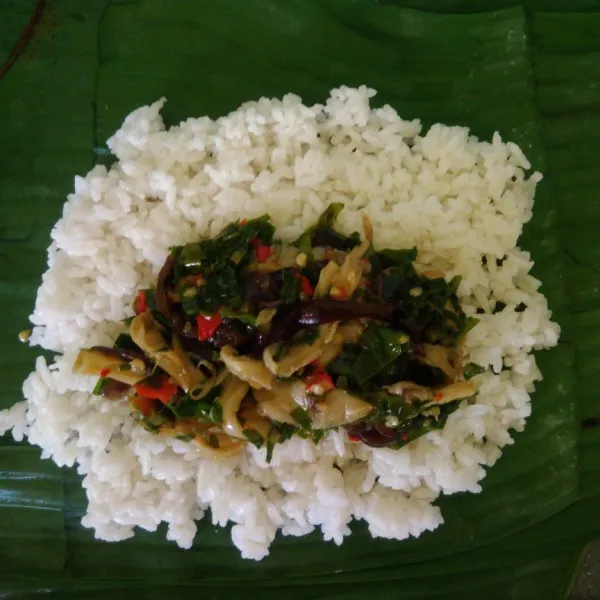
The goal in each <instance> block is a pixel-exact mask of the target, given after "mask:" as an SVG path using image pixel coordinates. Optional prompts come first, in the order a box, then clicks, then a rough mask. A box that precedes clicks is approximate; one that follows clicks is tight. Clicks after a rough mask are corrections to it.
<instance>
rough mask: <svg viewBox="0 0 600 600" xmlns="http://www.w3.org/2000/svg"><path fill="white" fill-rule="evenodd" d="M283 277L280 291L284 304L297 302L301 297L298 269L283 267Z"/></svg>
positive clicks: (280, 297)
mask: <svg viewBox="0 0 600 600" xmlns="http://www.w3.org/2000/svg"><path fill="white" fill-rule="evenodd" d="M281 277H282V285H281V290H280V292H279V299H280V300H281V301H282V302H283V303H284V304H291V303H292V302H296V300H298V298H299V297H300V278H299V277H298V276H297V271H294V270H292V269H282V271H281Z"/></svg>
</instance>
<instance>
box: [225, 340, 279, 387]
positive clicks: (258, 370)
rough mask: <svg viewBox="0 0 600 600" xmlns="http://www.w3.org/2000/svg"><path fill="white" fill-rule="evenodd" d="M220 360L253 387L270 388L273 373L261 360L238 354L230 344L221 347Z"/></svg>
mask: <svg viewBox="0 0 600 600" xmlns="http://www.w3.org/2000/svg"><path fill="white" fill-rule="evenodd" d="M221 360H222V361H223V363H224V364H225V366H226V367H227V369H228V370H229V371H230V372H231V373H232V374H233V375H235V376H236V377H237V378H238V379H241V380H242V381H247V382H248V383H249V384H250V385H251V386H252V387H253V388H266V389H270V387H271V385H272V384H273V380H274V377H273V374H272V373H271V372H270V371H269V369H267V367H265V365H264V364H263V363H262V361H260V360H257V359H255V358H249V357H248V356H240V355H239V354H238V353H237V352H236V351H235V350H234V349H233V348H232V347H231V346H225V347H224V348H222V349H221Z"/></svg>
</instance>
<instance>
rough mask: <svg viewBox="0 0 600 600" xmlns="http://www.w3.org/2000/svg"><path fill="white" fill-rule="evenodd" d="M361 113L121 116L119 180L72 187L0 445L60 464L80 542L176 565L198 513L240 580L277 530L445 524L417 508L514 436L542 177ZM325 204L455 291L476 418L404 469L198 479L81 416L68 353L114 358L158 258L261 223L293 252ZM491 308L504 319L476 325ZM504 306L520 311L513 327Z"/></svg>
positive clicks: (269, 471)
mask: <svg viewBox="0 0 600 600" xmlns="http://www.w3.org/2000/svg"><path fill="white" fill-rule="evenodd" d="M374 94H375V92H374V90H371V89H368V88H366V87H361V88H359V89H350V88H346V87H342V88H339V89H336V90H333V91H332V92H331V96H330V98H328V100H327V102H326V104H325V105H324V106H322V105H315V106H311V107H308V106H304V105H303V104H302V103H301V99H300V98H298V97H297V96H294V95H292V94H289V95H287V96H285V97H284V98H283V99H282V100H278V99H273V100H269V99H266V98H261V99H260V100H259V101H258V102H249V103H247V104H244V105H242V106H241V107H240V108H239V109H238V110H237V111H235V112H233V113H231V114H229V115H227V116H226V117H222V118H220V119H217V120H215V121H213V120H211V119H209V118H207V117H203V118H199V119H189V120H187V121H185V122H183V123H181V124H180V125H179V126H176V127H172V128H170V129H168V130H166V129H165V127H164V125H163V122H162V119H161V117H160V115H159V111H160V109H161V107H162V105H163V103H164V100H161V101H159V102H156V103H155V104H153V105H151V106H145V107H142V108H140V109H138V110H136V111H134V112H133V113H132V114H131V115H129V116H128V117H127V119H126V120H125V122H124V124H123V126H122V128H121V129H120V130H119V131H118V132H117V133H116V134H115V135H114V136H113V137H112V138H111V139H110V140H109V142H108V145H109V147H110V149H111V150H112V152H113V153H114V154H115V155H116V156H117V158H118V160H119V162H117V163H116V164H115V165H114V166H113V167H112V168H111V169H110V170H107V169H106V168H105V167H103V166H97V167H95V168H94V169H93V170H92V171H91V172H90V173H88V174H87V175H86V176H85V177H76V178H75V191H74V193H73V194H71V195H70V196H69V199H68V202H67V203H66V205H65V208H64V213H63V218H62V219H61V220H60V221H59V222H58V223H57V224H56V227H55V228H54V230H53V232H52V239H53V242H52V245H51V246H50V249H49V256H48V263H49V269H48V271H47V272H46V273H45V274H44V276H43V283H42V285H41V287H40V289H39V291H38V296H37V302H36V306H35V312H34V313H33V315H32V317H31V320H32V322H33V324H34V325H35V327H34V330H33V334H32V336H31V340H30V342H31V343H32V344H37V345H40V346H42V347H43V348H46V349H50V350H54V351H56V352H59V353H61V355H59V356H57V358H56V360H55V362H54V363H53V364H52V365H50V366H48V365H47V364H46V362H45V360H44V358H42V357H40V358H38V360H37V362H36V370H35V371H34V372H33V373H32V374H31V375H30V376H29V377H28V378H27V380H26V381H25V384H24V386H23V391H24V395H25V398H26V402H22V403H19V404H17V405H16V406H14V407H13V408H12V409H9V410H6V411H3V412H0V434H2V433H4V432H5V431H7V430H8V429H12V433H13V436H14V437H15V439H17V440H21V439H23V437H24V436H27V437H28V438H29V441H30V442H31V443H33V444H37V445H39V446H40V447H41V448H42V450H43V456H44V457H46V458H52V460H54V461H55V462H56V463H57V464H58V465H68V466H72V465H75V464H77V468H78V470H79V472H80V473H82V474H83V475H84V476H85V477H84V484H83V485H84V487H85V488H86V491H87V495H88V499H89V505H88V512H87V514H86V516H85V517H84V518H83V524H84V525H85V526H86V527H91V528H93V529H94V530H95V533H96V536H97V537H98V538H100V539H103V540H108V541H117V540H123V539H126V538H129V537H131V536H132V535H134V529H135V527H142V528H144V529H147V530H149V531H154V530H155V529H156V528H157V527H158V525H159V523H160V522H161V521H165V522H166V523H168V534H167V537H168V539H171V540H174V541H175V542H176V543H177V544H179V545H180V546H182V547H184V548H189V547H190V546H191V544H192V542H193V539H194V536H195V534H196V524H195V520H197V519H200V518H202V516H203V515H204V512H205V511H206V510H207V509H208V508H210V509H211V514H212V519H213V522H214V523H215V524H219V525H225V524H226V523H227V522H229V521H231V522H232V523H234V526H233V529H232V539H233V542H234V544H235V545H236V546H237V547H238V548H239V549H240V551H241V553H242V556H243V557H245V558H252V559H256V560H259V559H261V558H263V557H264V556H266V555H267V554H268V552H269V546H270V544H271V542H272V541H273V539H274V537H275V534H276V532H277V531H278V530H281V532H282V533H283V534H284V535H296V536H299V535H305V534H307V533H309V532H311V531H313V530H314V529H315V528H316V527H320V528H321V531H322V533H323V537H324V539H325V540H333V541H334V542H335V543H336V544H340V543H341V542H342V541H343V538H344V536H345V535H348V534H349V533H350V529H349V527H348V525H349V523H350V521H351V520H352V519H353V518H354V519H364V520H365V521H366V522H367V523H368V526H369V529H370V531H371V533H372V535H373V536H381V537H388V538H395V539H403V538H406V537H408V536H418V535H419V534H421V533H422V532H423V531H425V530H432V529H435V528H436V527H437V526H438V525H439V524H440V523H442V522H443V519H442V515H441V514H440V510H439V509H438V508H437V507H436V506H434V505H433V501H434V500H435V499H436V498H437V497H438V496H439V495H440V494H441V493H445V494H451V493H454V492H459V491H470V492H474V493H476V492H479V491H480V489H481V487H480V484H479V482H480V481H481V479H482V478H483V477H484V476H485V470H484V466H491V465H493V464H494V462H495V461H496V460H497V459H498V457H499V456H500V453H501V452H500V449H501V448H502V447H503V446H504V445H506V444H511V443H512V441H513V440H512V438H511V436H510V433H509V431H510V430H511V429H514V430H521V429H523V427H524V424H525V419H526V418H527V417H528V416H529V414H530V412H531V405H530V398H529V394H530V393H531V392H532V391H533V389H534V382H535V381H536V380H539V379H540V378H541V374H540V372H539V371H538V369H537V367H536V363H535V358H534V357H533V355H532V354H531V353H532V350H534V349H541V348H548V347H550V346H554V345H555V344H556V343H557V339H558V335H559V328H558V326H557V325H556V324H554V323H552V322H551V321H550V316H551V315H550V312H549V311H548V306H547V303H546V300H545V298H544V296H543V295H542V294H540V293H539V292H538V288H539V285H540V282H539V281H537V280H535V279H534V278H533V277H532V276H531V275H529V271H530V269H531V267H532V265H533V262H532V261H531V259H530V256H529V253H527V252H524V251H522V250H520V249H519V248H517V247H516V243H517V239H518V237H519V235H520V233H521V229H522V226H523V224H524V223H525V222H527V221H528V220H529V219H530V217H531V210H532V205H533V196H534V191H535V186H536V183H537V182H538V181H539V180H540V179H541V175H540V174H539V173H533V174H531V175H529V176H528V177H527V176H526V171H528V170H529V169H530V164H529V162H528V161H527V159H526V158H525V156H524V155H523V153H522V152H521V150H520V149H519V148H518V147H517V146H516V145H515V144H512V143H506V144H505V143H503V142H502V140H501V138H500V135H498V134H495V135H494V137H493V140H492V142H491V143H488V142H480V141H479V140H478V139H477V138H475V137H473V136H471V135H469V130H468V129H466V128H464V127H448V126H445V125H439V124H438V125H434V126H433V127H431V128H430V129H429V130H428V131H427V132H425V133H424V134H421V125H420V123H419V121H404V120H402V119H401V118H400V117H399V116H398V114H397V113H396V112H395V111H394V109H393V108H391V107H390V106H384V107H383V108H378V109H371V108H370V106H369V99H370V98H371V97H372V96H373V95H374ZM334 201H337V202H343V203H344V204H345V205H346V208H345V209H344V210H343V211H342V213H341V215H340V219H339V226H340V227H341V228H342V229H343V230H345V231H347V232H351V231H354V230H360V226H361V214H362V213H363V212H364V213H366V214H368V215H369V216H370V218H371V220H372V222H373V225H374V230H375V240H376V243H377V245H378V246H379V247H397V248H406V247H410V246H413V245H416V246H417V247H418V249H419V262H420V264H422V265H427V266H431V267H432V268H439V269H441V270H443V271H444V272H445V273H447V275H448V277H451V276H454V275H460V276H462V278H463V281H462V284H461V286H460V289H459V295H460V297H461V301H462V304H463V306H464V309H465V312H466V313H467V314H468V315H474V314H475V313H476V310H477V309H478V308H482V309H484V310H485V311H486V314H483V315H479V318H480V320H481V322H480V324H479V325H478V326H477V327H476V328H475V329H474V330H473V331H472V332H471V333H469V335H468V336H467V349H468V352H469V360H471V361H473V362H476V363H478V364H480V365H482V366H489V367H491V369H492V370H491V371H489V372H487V373H486V374H484V375H481V376H478V377H476V378H475V380H474V381H475V382H476V384H477V386H478V387H479V395H478V396H477V399H476V401H475V403H474V404H469V403H467V402H463V403H462V405H461V406H460V408H459V409H458V410H457V411H456V412H455V413H453V414H452V415H451V416H450V418H449V419H448V422H447V424H446V426H445V427H444V429H443V430H442V431H436V432H432V433H429V434H427V435H426V436H425V437H422V438H420V439H419V440H417V441H416V442H414V443H412V444H410V445H409V446H408V447H406V448H404V449H402V450H389V449H372V448H368V447H366V446H364V445H362V444H353V443H349V442H348V440H347V438H346V436H345V434H344V433H341V432H340V433H332V434H331V435H330V436H329V437H328V438H327V439H326V440H325V441H323V442H322V443H321V444H320V445H319V446H318V447H315V446H314V445H313V444H312V442H308V441H305V440H302V439H292V440H290V441H289V442H287V443H286V444H284V445H282V446H277V447H276V450H275V453H274V458H273V461H272V463H271V464H270V465H268V464H266V462H265V452H264V450H257V449H255V448H254V447H252V446H249V447H248V451H247V453H246V454H244V455H242V456H240V457H237V458H232V459H229V460H226V461H221V462H213V461H209V460H206V459H203V458H200V457H199V456H198V455H197V452H196V451H195V449H194V445H193V444H189V443H185V442H181V441H178V440H175V439H168V438H163V437H158V436H154V435H152V434H150V433H148V432H146V431H145V430H144V429H142V428H141V427H140V426H138V425H136V424H134V422H133V421H132V420H131V419H130V418H129V411H128V407H127V406H126V403H119V402H116V403H115V402H110V401H106V400H104V399H102V398H99V397H95V396H92V395H91V394H90V392H91V390H92V388H93V386H94V379H93V378H88V377H82V376H76V375H73V374H72V372H71V368H72V365H73V361H74V358H75V356H76V353H77V351H78V350H79V349H80V348H81V347H85V346H90V345H93V344H111V343H112V340H113V339H114V337H115V335H116V334H117V333H118V332H119V330H120V328H121V325H120V323H119V321H120V320H121V319H123V318H125V317H127V316H130V314H131V310H130V303H131V301H132V298H133V296H134V294H135V292H136V290H137V288H139V287H140V286H148V285H150V284H151V283H152V282H153V281H154V278H155V277H156V274H157V272H158V269H159V268H160V266H161V265H162V263H163V261H164V259H165V257H166V255H167V253H168V248H169V246H173V245H180V244H183V243H186V242H189V241H193V240H196V239H198V238H199V237H200V236H206V235H214V234H216V233H217V232H218V231H219V230H220V229H221V228H222V227H223V226H224V225H225V224H227V223H228V222H229V221H232V220H234V219H237V218H250V217H256V216H259V215H261V214H263V213H269V214H271V216H272V217H273V221H274V223H275V225H276V226H277V228H278V233H279V234H281V235H282V236H283V237H286V238H292V237H294V236H297V235H298V234H299V233H300V232H301V231H302V230H303V229H304V228H305V227H306V226H307V225H309V224H310V223H312V222H313V221H314V219H315V217H316V216H317V215H318V214H319V213H320V212H321V211H322V210H323V209H324V208H325V207H326V206H327V205H328V204H329V203H330V202H334ZM482 256H485V257H486V258H487V266H485V265H483V264H482ZM503 257H504V260H503V262H502V263H501V265H500V264H499V263H498V265H497V263H496V259H500V258H503ZM496 301H502V302H504V303H505V304H506V308H505V309H504V310H503V311H502V312H499V313H497V314H491V312H492V309H493V307H494V306H495V303H496ZM521 302H523V303H525V304H526V305H527V307H528V308H527V309H526V310H525V311H523V312H516V311H515V308H516V307H517V305H519V304H520V303H521Z"/></svg>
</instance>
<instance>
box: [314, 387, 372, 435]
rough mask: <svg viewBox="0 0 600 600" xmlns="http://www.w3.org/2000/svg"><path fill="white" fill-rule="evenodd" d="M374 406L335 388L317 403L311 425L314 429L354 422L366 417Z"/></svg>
mask: <svg viewBox="0 0 600 600" xmlns="http://www.w3.org/2000/svg"><path fill="white" fill-rule="evenodd" d="M374 408H375V407H374V406H373V405H372V404H369V403H368V402H365V401H364V400H361V399H360V398H357V397H356V396H352V395H351V394H349V393H348V392H346V391H344V390H340V389H335V390H332V391H331V392H329V393H328V394H326V395H325V396H324V397H323V399H322V400H321V401H319V402H318V403H317V405H316V408H315V410H314V412H313V416H312V426H313V428H314V429H329V428H331V427H339V426H340V425H348V424H349V423H355V422H356V421H360V420H362V419H364V418H365V417H367V416H368V415H369V414H370V413H371V412H372V411H373V410H374Z"/></svg>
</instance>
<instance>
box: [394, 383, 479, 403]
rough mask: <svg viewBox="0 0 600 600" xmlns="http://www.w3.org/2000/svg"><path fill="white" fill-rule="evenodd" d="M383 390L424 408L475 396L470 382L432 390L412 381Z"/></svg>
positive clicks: (395, 384)
mask: <svg viewBox="0 0 600 600" xmlns="http://www.w3.org/2000/svg"><path fill="white" fill-rule="evenodd" d="M384 389H386V390H387V391H388V392H389V393H390V394H395V395H397V396H402V397H403V398H404V399H405V400H406V401H407V402H411V403H412V402H423V403H424V404H423V407H424V408H426V407H428V406H435V405H440V404H447V403H448V402H453V401H454V400H460V399H462V398H469V397H471V396H473V395H474V394H475V386H474V385H473V384H472V383H471V382H470V381H458V382H456V383H450V384H448V385H442V386H437V387H433V388H429V387H424V386H422V385H418V384H416V383H413V382H412V381H399V382H398V383H394V384H393V385H389V386H387V387H386V388H384Z"/></svg>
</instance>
